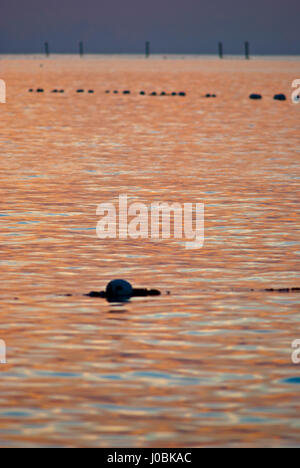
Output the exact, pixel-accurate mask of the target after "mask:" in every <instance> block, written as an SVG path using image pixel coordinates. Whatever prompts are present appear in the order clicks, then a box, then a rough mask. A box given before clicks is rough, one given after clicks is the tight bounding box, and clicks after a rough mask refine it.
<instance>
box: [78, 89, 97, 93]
mask: <svg viewBox="0 0 300 468" xmlns="http://www.w3.org/2000/svg"><path fill="white" fill-rule="evenodd" d="M76 92H77V93H78V94H83V93H85V90H84V89H77V91H76ZM94 92H95V91H94V90H93V89H89V90H88V91H87V93H88V94H94Z"/></svg>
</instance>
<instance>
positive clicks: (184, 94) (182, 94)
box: [178, 91, 186, 96]
mask: <svg viewBox="0 0 300 468" xmlns="http://www.w3.org/2000/svg"><path fill="white" fill-rule="evenodd" d="M178 96H186V93H184V92H183V91H182V92H181V93H178Z"/></svg>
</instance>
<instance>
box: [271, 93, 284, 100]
mask: <svg viewBox="0 0 300 468" xmlns="http://www.w3.org/2000/svg"><path fill="white" fill-rule="evenodd" d="M273 99H275V101H286V96H285V95H284V94H275V96H274V98H273Z"/></svg>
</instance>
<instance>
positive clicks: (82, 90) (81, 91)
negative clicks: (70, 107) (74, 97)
mask: <svg viewBox="0 0 300 468" xmlns="http://www.w3.org/2000/svg"><path fill="white" fill-rule="evenodd" d="M76 92H77V93H84V89H77V91H76Z"/></svg>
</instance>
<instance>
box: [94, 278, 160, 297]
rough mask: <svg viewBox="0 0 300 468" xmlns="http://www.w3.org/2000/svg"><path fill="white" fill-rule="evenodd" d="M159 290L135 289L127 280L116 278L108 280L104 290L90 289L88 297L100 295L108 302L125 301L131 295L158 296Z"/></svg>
mask: <svg viewBox="0 0 300 468" xmlns="http://www.w3.org/2000/svg"><path fill="white" fill-rule="evenodd" d="M160 295H161V292H160V291H158V290H156V289H150V290H148V289H136V288H133V287H132V286H131V284H130V283H129V282H128V281H125V280H122V279H116V280H113V281H110V283H108V285H107V286H106V290H105V291H101V292H97V291H91V292H90V293H89V294H87V296H88V297H100V298H103V299H107V300H108V302H127V301H128V300H129V299H130V298H131V297H147V296H160Z"/></svg>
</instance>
